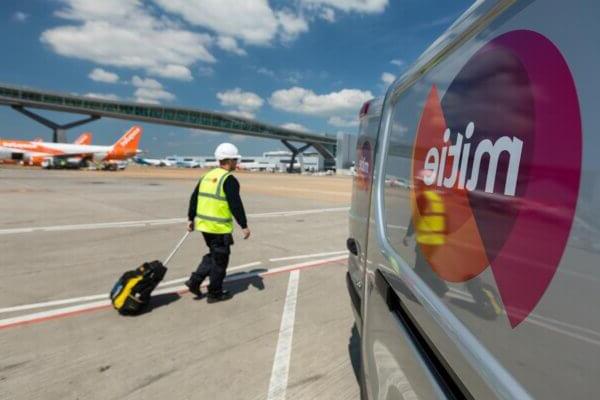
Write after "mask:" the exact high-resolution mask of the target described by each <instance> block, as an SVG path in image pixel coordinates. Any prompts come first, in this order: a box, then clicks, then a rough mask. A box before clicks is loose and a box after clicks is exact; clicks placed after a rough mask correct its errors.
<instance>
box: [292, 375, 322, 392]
mask: <svg viewBox="0 0 600 400" xmlns="http://www.w3.org/2000/svg"><path fill="white" fill-rule="evenodd" d="M324 376H325V375H324V374H315V375H311V376H309V377H306V378H304V379H301V380H299V381H297V382H294V383H292V384H290V385H288V389H291V388H294V387H296V386H302V385H306V384H307V383H313V382H316V381H318V380H319V379H321V378H323V377H324Z"/></svg>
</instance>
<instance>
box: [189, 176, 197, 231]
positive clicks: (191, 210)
mask: <svg viewBox="0 0 600 400" xmlns="http://www.w3.org/2000/svg"><path fill="white" fill-rule="evenodd" d="M199 189H200V184H199V183H198V184H197V185H196V187H195V188H194V191H193V192H192V195H191V196H190V206H189V207H188V230H189V231H192V230H194V219H195V218H196V209H197V208H198V190H199Z"/></svg>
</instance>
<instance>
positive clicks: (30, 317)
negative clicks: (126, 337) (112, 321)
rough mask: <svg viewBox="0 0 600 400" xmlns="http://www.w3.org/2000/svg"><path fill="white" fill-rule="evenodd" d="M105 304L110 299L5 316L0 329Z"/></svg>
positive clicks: (108, 303)
mask: <svg viewBox="0 0 600 400" xmlns="http://www.w3.org/2000/svg"><path fill="white" fill-rule="evenodd" d="M107 306H110V300H102V301H96V302H94V303H85V304H78V305H76V306H70V307H64V308H59V309H56V310H48V311H41V312H37V313H33V314H27V315H21V316H18V317H13V318H5V319H2V320H0V329H2V328H5V327H9V326H12V325H18V324H23V323H26V322H31V321H43V320H46V319H51V318H55V317H56V316H58V315H69V314H75V313H80V312H83V311H88V310H92V309H94V308H101V307H107Z"/></svg>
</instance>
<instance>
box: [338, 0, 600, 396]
mask: <svg viewBox="0 0 600 400" xmlns="http://www.w3.org/2000/svg"><path fill="white" fill-rule="evenodd" d="M599 19H600V3H598V2H595V1H585V0H582V1H576V2H569V3H566V2H564V1H561V0H537V1H534V0H527V1H512V0H482V1H477V2H475V4H474V5H473V6H472V7H471V8H470V9H469V10H468V11H467V12H466V13H464V14H463V15H462V16H461V17H460V18H459V19H458V20H457V21H456V22H455V23H454V24H453V25H452V26H451V27H450V28H449V29H448V31H447V32H446V33H445V34H443V35H442V36H441V37H440V38H439V39H437V40H436V41H435V42H434V43H433V44H432V45H431V46H430V47H429V48H428V49H427V50H426V51H425V52H424V53H423V55H422V56H421V57H419V59H418V60H417V62H416V64H415V65H414V66H413V67H411V68H410V69H409V70H408V71H407V72H406V73H405V74H404V75H403V76H402V77H400V78H399V79H398V80H397V81H396V82H395V83H394V84H393V85H391V87H390V88H389V89H388V91H387V94H386V96H385V100H384V101H382V100H381V99H379V100H374V101H372V102H369V103H367V104H366V105H365V106H364V107H363V109H362V110H361V124H360V131H359V138H358V146H357V163H356V176H355V178H354V189H353V197H352V206H351V211H350V238H349V239H348V248H349V250H350V252H351V253H352V254H351V256H350V258H349V271H348V275H347V277H348V289H349V292H350V297H351V299H352V302H351V303H352V305H353V308H354V311H355V316H356V324H357V328H358V332H360V342H361V350H362V354H361V357H362V371H361V382H362V396H363V398H366V399H415V398H419V399H433V398H435V399H439V398H443V399H447V398H450V399H529V398H539V399H593V398H598V397H600V379H598V377H599V376H600V311H598V304H599V300H600V252H599V250H598V249H599V248H600V246H599V245H598V244H599V243H600V206H599V205H600V158H599V157H598V156H597V155H596V154H595V153H594V152H595V151H596V150H597V149H599V148H600V135H599V134H598V132H600V117H599V116H600V113H599V112H598V111H599V109H600V80H599V79H598V68H600V34H599V28H598V26H599V25H598V20H599Z"/></svg>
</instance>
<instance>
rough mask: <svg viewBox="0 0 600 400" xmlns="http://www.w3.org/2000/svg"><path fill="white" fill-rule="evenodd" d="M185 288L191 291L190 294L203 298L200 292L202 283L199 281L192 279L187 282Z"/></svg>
mask: <svg viewBox="0 0 600 400" xmlns="http://www.w3.org/2000/svg"><path fill="white" fill-rule="evenodd" d="M185 286H187V287H188V289H190V293H192V294H194V295H196V296H197V297H202V291H200V282H198V281H197V280H195V279H192V278H190V279H188V280H187V281H186V282H185Z"/></svg>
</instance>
